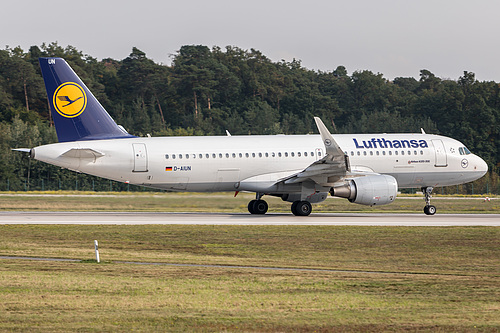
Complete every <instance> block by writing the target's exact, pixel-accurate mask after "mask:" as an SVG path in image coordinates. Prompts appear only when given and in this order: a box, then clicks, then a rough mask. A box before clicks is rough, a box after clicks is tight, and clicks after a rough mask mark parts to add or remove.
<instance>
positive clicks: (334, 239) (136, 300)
mask: <svg viewBox="0 0 500 333" xmlns="http://www.w3.org/2000/svg"><path fill="white" fill-rule="evenodd" d="M94 239H98V240H99V246H100V248H99V249H100V254H101V259H102V260H103V261H104V263H101V264H97V263H96V262H95V261H94V260H93V259H94V257H93V255H94V253H93V240H94ZM499 240H500V229H499V228H494V227H344V226H181V225H163V226H162V225H143V226H85V225H84V226H72V225H3V226H1V225H0V255H17V256H41V257H59V258H79V259H83V260H84V261H83V262H80V263H72V262H40V261H30V260H0V331H35V332H36V331H39V332H42V331H43V332H46V331H51V332H58V331H59V332H63V331H90V332H92V331H132V330H135V331H174V332H185V331H204V332H212V331H216V332H220V331H229V332H232V331H256V332H276V331H279V332H309V331H311V332H314V331H316V332H331V331H342V332H346V331H406V330H409V331H452V332H467V331H471V332H472V331H474V332H476V331H487V332H496V331H498V330H499V329H500V316H499V315H498V314H499V312H500V305H499V304H500V303H499V299H500V284H499V283H498V282H499V279H500V265H499V258H500V248H499V246H498V243H499ZM116 260H131V261H146V262H165V263H194V264H223V265H248V266H268V267H296V268H318V269H336V270H353V271H373V272H385V273H380V274H376V273H363V272H345V273H342V272H326V271H299V270H295V271H294V270H292V271H276V270H258V269H241V268H226V269H223V268H215V267H212V268H205V267H177V266H153V265H133V264H118V263H114V262H113V261H116Z"/></svg>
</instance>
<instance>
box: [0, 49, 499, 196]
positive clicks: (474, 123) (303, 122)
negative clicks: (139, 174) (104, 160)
mask: <svg viewBox="0 0 500 333" xmlns="http://www.w3.org/2000/svg"><path fill="white" fill-rule="evenodd" d="M39 57H62V58H65V59H66V61H67V62H68V63H69V64H70V66H71V67H72V68H73V69H74V70H75V72H76V73H77V74H78V75H79V76H80V77H81V78H82V80H83V81H84V82H85V84H86V85H87V86H88V87H89V89H90V90H91V91H92V92H93V93H94V95H95V96H96V97H97V99H98V100H99V101H100V102H101V104H103V106H104V107H105V108H106V110H107V111H108V112H109V113H110V115H111V116H112V117H113V118H114V119H115V120H116V121H117V123H118V124H120V125H122V126H124V127H125V128H126V129H127V130H128V131H129V132H130V133H131V134H134V135H138V136H143V135H146V134H151V135H153V136H163V135H167V136H168V135H224V134H225V131H226V130H228V131H229V132H230V133H231V134H233V135H238V134H305V133H316V131H317V130H316V126H315V124H314V120H313V117H314V116H319V117H321V118H322V119H323V121H324V122H325V123H326V124H327V126H328V127H329V129H330V130H331V132H332V133H376V132H386V133H390V132H420V128H423V129H424V130H425V131H426V132H427V133H433V134H442V135H445V136H450V137H453V138H455V139H457V140H460V141H461V142H463V143H464V144H465V145H467V147H468V148H469V149H470V150H471V151H472V152H474V153H476V154H478V155H479V156H481V157H482V158H484V159H485V160H486V161H487V163H488V165H489V167H490V170H491V172H489V174H488V177H487V178H486V180H482V181H478V183H477V184H476V191H477V192H481V191H483V192H485V191H486V190H488V191H490V192H498V191H499V188H498V186H499V184H498V172H499V166H500V163H499V162H500V150H499V149H498V146H499V145H500V135H499V131H500V127H499V120H500V86H499V84H498V83H496V82H493V81H489V82H480V81H478V80H476V78H475V75H474V73H471V72H467V71H465V72H464V74H463V76H460V77H459V78H458V79H457V80H452V79H442V78H439V77H437V76H435V75H434V74H433V73H431V72H430V71H428V70H425V69H423V70H421V71H420V77H418V78H412V77H398V78H395V79H394V80H392V81H390V80H387V79H385V78H384V77H383V74H381V73H373V72H371V71H369V70H360V71H354V72H353V73H352V74H350V75H349V74H348V71H347V69H346V68H345V67H344V66H337V67H336V68H335V69H333V68H332V70H331V71H314V70H309V69H307V68H304V67H303V66H302V65H301V62H300V61H298V60H293V61H291V62H287V61H283V60H282V61H278V62H273V61H271V60H270V59H269V58H267V57H266V56H265V55H264V54H262V53H261V52H259V51H258V50H254V49H250V50H243V49H240V48H238V47H234V46H227V47H226V48H225V49H222V48H220V47H213V48H209V47H207V46H203V45H186V46H182V47H181V48H180V49H179V51H177V52H176V54H174V55H172V62H171V65H163V64H158V63H155V62H154V61H153V60H151V59H148V58H147V56H146V54H145V53H144V52H142V51H141V50H139V49H137V48H135V47H134V48H133V49H132V52H131V53H130V55H129V56H128V57H127V58H125V59H123V60H115V59H110V58H107V59H103V60H100V61H99V60H97V59H96V58H94V57H92V56H90V55H86V54H83V53H82V52H81V51H79V50H77V49H76V48H75V47H72V46H67V47H62V46H60V45H58V44H57V43H50V44H42V45H41V46H32V47H30V48H29V50H27V51H25V50H23V49H21V48H20V47H16V48H6V49H4V50H0V190H6V189H10V190H23V189H26V188H27V186H31V189H41V188H42V187H46V186H49V187H50V188H52V187H56V188H55V189H57V186H55V185H54V184H58V186H59V188H61V187H62V188H65V189H66V188H75V185H76V187H77V188H78V179H79V180H80V184H81V187H80V188H82V186H83V187H84V188H86V189H90V184H91V183H92V188H94V189H95V184H96V182H98V183H99V184H100V183H102V181H98V180H97V179H96V178H94V177H90V176H84V175H78V177H77V176H75V175H74V174H72V173H70V172H67V171H65V170H61V169H58V168H56V167H53V166H50V165H46V164H44V163H41V162H37V161H29V160H28V158H27V157H26V156H24V155H23V154H20V153H17V152H12V151H11V148H18V147H33V146H36V145H40V144H48V143H53V142H57V136H56V134H55V129H54V127H53V125H52V119H51V115H50V112H49V106H48V101H47V96H46V93H45V87H44V83H43V78H42V76H41V72H40V68H39V65H38V58H39ZM28 178H29V179H30V181H29V182H28ZM76 178H78V179H76ZM75 179H76V181H75ZM40 180H44V182H43V184H42V185H40ZM483 183H484V184H483ZM48 184H52V185H48ZM99 186H100V185H99ZM99 186H98V187H99ZM112 187H113V186H112ZM102 188H104V189H108V188H109V184H108V183H104V185H102ZM114 189H122V190H123V189H125V186H124V185H115V187H114ZM126 189H128V187H126ZM456 190H457V189H451V190H450V191H451V192H452V193H454V192H455V191H456ZM469 192H470V189H469Z"/></svg>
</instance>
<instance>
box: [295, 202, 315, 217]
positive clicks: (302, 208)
mask: <svg viewBox="0 0 500 333" xmlns="http://www.w3.org/2000/svg"><path fill="white" fill-rule="evenodd" d="M311 212H312V206H311V203H310V202H309V201H294V202H293V203H292V213H293V215H295V216H308V215H309V214H311Z"/></svg>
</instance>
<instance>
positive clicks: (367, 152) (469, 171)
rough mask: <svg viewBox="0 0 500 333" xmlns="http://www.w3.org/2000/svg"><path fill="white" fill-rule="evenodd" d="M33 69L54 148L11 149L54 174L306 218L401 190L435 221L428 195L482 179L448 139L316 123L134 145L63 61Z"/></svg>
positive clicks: (375, 201)
mask: <svg viewBox="0 0 500 333" xmlns="http://www.w3.org/2000/svg"><path fill="white" fill-rule="evenodd" d="M39 63H40V67H41V70H42V75H43V78H44V81H45V87H46V90H47V96H48V99H49V102H50V103H49V104H50V108H51V113H52V117H53V119H54V123H55V127H56V132H57V137H58V141H59V143H54V144H48V145H43V146H38V147H34V148H31V149H28V148H21V149H17V150H20V151H25V152H29V153H30V156H31V158H33V159H36V160H39V161H43V162H46V163H49V164H53V165H56V166H59V167H61V168H66V169H69V170H73V171H77V172H82V173H86V174H90V175H94V176H98V177H102V178H107V179H111V180H114V181H119V182H124V183H128V184H135V185H142V186H146V187H151V188H156V189H162V190H166V191H195V192H215V191H217V192H220V191H234V192H235V193H236V194H237V193H239V192H253V193H255V194H256V196H255V199H254V200H251V201H250V202H249V204H248V211H249V212H250V213H251V214H257V215H259V214H265V213H266V212H267V210H268V204H267V202H266V201H265V200H263V199H262V197H263V196H264V195H268V196H275V197H280V198H281V199H282V200H284V201H287V202H290V203H291V211H292V213H293V214H294V215H296V216H307V215H309V214H310V213H311V212H312V205H311V204H313V203H319V202H322V201H324V200H325V199H326V198H327V196H328V194H330V195H331V196H335V197H341V198H346V199H348V200H349V201H350V202H352V203H357V204H361V205H369V206H375V205H385V204H389V203H392V202H393V201H394V200H395V199H396V196H397V193H398V189H400V188H419V189H421V190H422V192H423V195H424V198H425V207H424V212H425V214H427V215H434V214H435V213H436V207H435V206H433V205H431V194H432V190H433V188H434V187H436V186H449V185H457V184H463V183H466V182H471V181H473V180H476V179H478V178H480V177H482V176H483V175H484V174H485V173H486V172H487V171H488V166H487V164H486V162H485V161H484V160H483V159H481V158H480V157H479V156H477V155H475V154H472V153H471V152H470V151H469V150H468V149H467V148H466V147H465V145H464V144H462V143H461V142H459V141H457V140H455V139H452V138H448V137H444V136H439V135H432V134H426V133H425V132H424V131H423V130H422V133H416V134H386V133H383V134H338V135H332V134H331V133H330V132H329V131H328V129H327V127H326V126H325V125H324V123H323V122H322V120H321V119H320V118H317V117H315V118H314V120H315V122H316V126H317V128H318V131H319V135H242V136H239V135H238V136H236V135H230V133H229V132H227V131H226V133H227V135H226V136H208V137H205V136H204V137H201V136H193V137H150V136H148V137H136V136H133V135H131V134H129V133H128V132H127V131H126V130H125V129H124V128H123V127H122V126H120V125H118V124H116V122H115V121H114V120H113V119H112V118H111V116H110V115H109V114H108V113H107V111H106V110H105V109H104V107H103V106H102V105H101V104H100V103H99V101H98V100H97V99H96V98H95V97H94V95H93V94H92V93H91V92H90V90H89V89H88V88H87V87H86V85H85V84H84V83H83V82H82V81H81V80H80V78H79V77H78V76H77V74H76V73H75V72H74V71H73V70H72V68H71V67H70V66H69V65H68V64H67V62H66V61H65V60H64V59H62V58H40V59H39ZM68 102H69V104H67V103H68ZM236 194H235V195H236Z"/></svg>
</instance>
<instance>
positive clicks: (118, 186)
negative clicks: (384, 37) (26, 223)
mask: <svg viewBox="0 0 500 333" xmlns="http://www.w3.org/2000/svg"><path fill="white" fill-rule="evenodd" d="M71 178H72V179H47V178H30V179H28V178H21V179H19V178H18V179H10V178H6V179H3V180H2V179H0V191H82V192H84V191H92V192H162V190H157V189H151V188H148V187H144V186H138V185H131V184H126V183H121V182H116V181H112V180H107V179H103V178H99V177H94V176H88V175H83V174H75V175H74V176H73V177H71ZM401 192H402V193H406V194H415V193H420V189H402V190H401ZM433 193H434V194H443V195H478V194H492V195H497V194H499V193H500V183H499V182H492V181H491V179H490V177H489V176H485V177H483V178H482V179H479V180H476V181H474V182H472V183H467V184H462V185H453V186H445V187H436V188H434V192H433Z"/></svg>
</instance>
